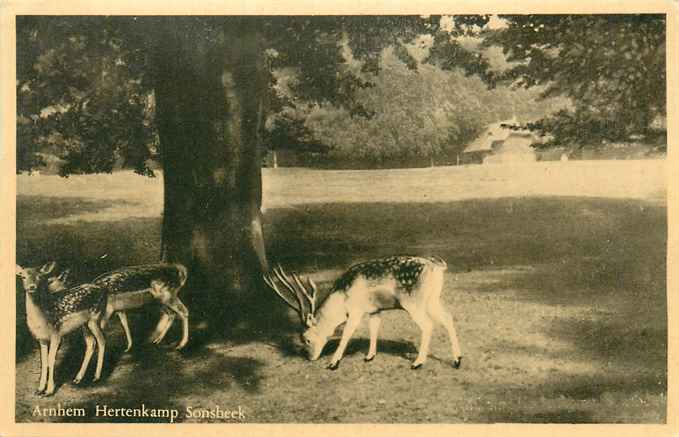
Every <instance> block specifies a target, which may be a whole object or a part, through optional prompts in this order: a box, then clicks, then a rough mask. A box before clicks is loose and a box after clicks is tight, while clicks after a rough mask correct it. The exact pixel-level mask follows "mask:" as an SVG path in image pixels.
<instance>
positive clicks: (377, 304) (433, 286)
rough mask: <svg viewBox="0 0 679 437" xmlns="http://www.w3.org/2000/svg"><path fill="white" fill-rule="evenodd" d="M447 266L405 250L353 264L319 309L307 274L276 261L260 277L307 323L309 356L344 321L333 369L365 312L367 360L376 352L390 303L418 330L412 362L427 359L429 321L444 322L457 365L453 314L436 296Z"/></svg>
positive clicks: (316, 352) (459, 355) (318, 350)
mask: <svg viewBox="0 0 679 437" xmlns="http://www.w3.org/2000/svg"><path fill="white" fill-rule="evenodd" d="M446 269H447V264H446V263H445V261H443V260H442V259H440V258H437V257H427V258H425V257H415V256H405V255H404V256H391V257H388V258H381V259H376V260H372V261H368V262H364V263H361V264H356V265H354V266H352V267H350V268H349V270H347V271H346V272H345V273H344V274H343V275H341V276H340V277H339V278H338V279H337V280H336V281H335V283H334V285H333V288H332V290H331V292H330V295H329V296H328V297H327V299H326V300H325V301H324V302H323V303H322V305H321V306H320V307H319V308H318V310H316V295H317V287H316V284H314V282H313V281H312V280H311V279H304V280H302V279H300V277H299V276H298V275H296V274H293V275H292V277H290V276H288V275H287V274H286V273H285V272H284V271H283V269H282V268H281V267H280V266H278V267H277V268H276V269H274V270H273V274H270V273H268V274H265V275H264V277H263V279H264V281H265V282H266V283H267V285H268V286H269V287H271V288H272V289H273V290H274V291H275V292H276V294H277V295H278V296H279V297H280V298H281V299H283V301H284V302H285V303H287V304H288V305H289V306H290V307H291V308H292V309H294V310H295V311H297V312H298V313H299V315H300V318H301V322H302V325H303V327H304V328H305V329H306V330H305V332H304V333H303V335H302V340H303V341H304V344H305V347H306V349H307V353H308V355H309V359H310V360H312V361H315V360H317V359H318V358H319V357H320V355H321V352H322V351H323V347H324V346H325V344H326V343H327V341H328V337H329V336H331V335H332V334H333V333H334V332H335V329H336V328H337V327H338V326H339V325H340V324H342V323H344V322H346V325H345V326H344V330H343V332H342V338H341V340H340V343H339V346H338V347H337V349H336V350H335V354H334V355H333V357H332V360H331V361H330V365H329V366H328V368H329V369H332V370H335V369H337V367H338V366H339V362H340V360H341V359H342V356H343V355H344V350H345V349H346V347H347V344H348V343H349V339H350V338H351V336H352V334H353V333H354V331H355V330H356V328H357V327H358V325H359V324H360V322H361V319H362V318H363V316H364V315H365V314H368V315H369V319H368V328H369V332H370V347H369V350H368V354H367V355H366V357H365V361H371V360H372V359H373V358H375V355H376V354H377V332H378V330H379V326H380V321H381V319H380V315H379V314H380V312H381V311H384V310H392V309H403V310H405V311H407V312H408V314H410V317H411V318H412V319H413V321H415V323H416V324H417V325H418V326H419V327H420V329H421V331H422V338H421V342H420V348H419V352H418V355H417V358H416V359H415V361H414V362H413V363H412V365H411V368H413V369H417V368H419V367H421V366H422V364H424V362H425V361H426V359H427V354H428V351H429V343H430V339H431V334H432V329H433V325H434V323H433V322H438V323H440V324H442V325H443V326H444V327H445V328H446V330H447V331H448V336H449V338H450V344H451V348H452V353H453V360H454V361H453V366H454V367H455V368H459V367H460V364H461V362H462V353H461V350H460V345H459V343H458V340H457V334H456V332H455V327H454V326H453V318H452V316H451V315H450V313H449V312H448V311H447V310H446V309H445V308H444V307H443V306H442V305H441V300H440V297H441V290H442V288H443V272H444V271H445V270H446ZM277 282H280V283H281V284H282V285H283V286H284V287H285V289H284V290H285V292H284V291H283V290H281V289H280V288H279V287H278V285H277ZM305 282H306V284H305ZM291 297H292V299H291Z"/></svg>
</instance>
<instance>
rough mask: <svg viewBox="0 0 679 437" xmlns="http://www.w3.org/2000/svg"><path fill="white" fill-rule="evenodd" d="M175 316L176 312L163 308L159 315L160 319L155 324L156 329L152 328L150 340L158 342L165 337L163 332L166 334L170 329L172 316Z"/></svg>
mask: <svg viewBox="0 0 679 437" xmlns="http://www.w3.org/2000/svg"><path fill="white" fill-rule="evenodd" d="M175 317H176V314H175V313H174V312H171V311H169V310H168V309H163V313H162V315H161V316H160V320H159V321H158V324H157V325H156V329H154V330H153V334H151V337H150V338H151V341H152V342H153V343H154V344H158V343H160V342H161V341H162V340H163V338H164V337H165V334H167V331H168V330H169V329H170V327H171V326H172V324H173V323H174V318H175Z"/></svg>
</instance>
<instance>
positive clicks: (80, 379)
mask: <svg viewBox="0 0 679 437" xmlns="http://www.w3.org/2000/svg"><path fill="white" fill-rule="evenodd" d="M80 381H82V378H74V379H73V384H76V385H78V384H80Z"/></svg>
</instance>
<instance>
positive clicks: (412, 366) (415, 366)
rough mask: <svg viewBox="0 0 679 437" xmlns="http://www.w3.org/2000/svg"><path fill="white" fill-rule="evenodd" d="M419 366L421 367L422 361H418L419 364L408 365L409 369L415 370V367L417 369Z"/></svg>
mask: <svg viewBox="0 0 679 437" xmlns="http://www.w3.org/2000/svg"><path fill="white" fill-rule="evenodd" d="M421 367H422V363H419V364H414V363H413V364H411V365H410V369H411V370H417V369H419V368H421Z"/></svg>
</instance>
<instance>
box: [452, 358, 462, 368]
mask: <svg viewBox="0 0 679 437" xmlns="http://www.w3.org/2000/svg"><path fill="white" fill-rule="evenodd" d="M461 365H462V357H460V358H458V359H457V360H455V361H453V367H454V368H456V369H459V368H460V366H461Z"/></svg>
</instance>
